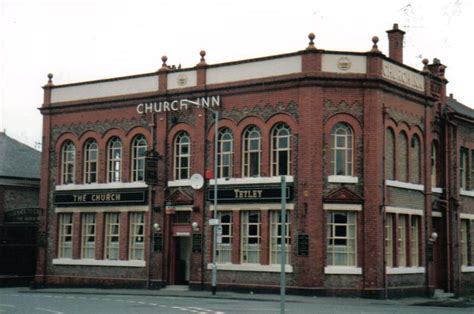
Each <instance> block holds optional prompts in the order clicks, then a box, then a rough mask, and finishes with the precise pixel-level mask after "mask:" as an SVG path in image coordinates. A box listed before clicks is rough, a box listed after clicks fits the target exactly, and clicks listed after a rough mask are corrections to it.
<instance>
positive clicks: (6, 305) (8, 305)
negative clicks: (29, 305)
mask: <svg viewBox="0 0 474 314" xmlns="http://www.w3.org/2000/svg"><path fill="white" fill-rule="evenodd" d="M0 306H4V307H16V306H14V305H10V304H0Z"/></svg>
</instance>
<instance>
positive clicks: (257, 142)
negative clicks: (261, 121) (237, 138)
mask: <svg viewBox="0 0 474 314" xmlns="http://www.w3.org/2000/svg"><path fill="white" fill-rule="evenodd" d="M242 153H243V158H242V159H243V164H242V166H243V171H242V172H243V176H244V177H257V176H260V162H261V160H262V136H261V134H260V129H259V128H258V127H256V126H255V125H253V126H250V127H248V128H247V129H246V130H245V132H244V141H243V149H242Z"/></svg>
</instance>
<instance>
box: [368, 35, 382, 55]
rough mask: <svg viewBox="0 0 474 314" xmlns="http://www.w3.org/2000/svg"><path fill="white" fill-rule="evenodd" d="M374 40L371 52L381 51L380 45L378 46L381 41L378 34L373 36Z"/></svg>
mask: <svg viewBox="0 0 474 314" xmlns="http://www.w3.org/2000/svg"><path fill="white" fill-rule="evenodd" d="M372 42H373V43H374V44H373V45H372V50H370V52H377V53H380V50H379V47H378V46H377V43H378V42H379V38H378V37H377V36H374V37H372Z"/></svg>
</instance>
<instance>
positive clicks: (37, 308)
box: [35, 307, 63, 314]
mask: <svg viewBox="0 0 474 314" xmlns="http://www.w3.org/2000/svg"><path fill="white" fill-rule="evenodd" d="M35 310H38V311H45V312H49V313H54V314H63V312H59V311H54V310H48V309H43V308H40V307H35Z"/></svg>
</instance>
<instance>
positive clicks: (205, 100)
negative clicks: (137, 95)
mask: <svg viewBox="0 0 474 314" xmlns="http://www.w3.org/2000/svg"><path fill="white" fill-rule="evenodd" d="M388 70H389V69H385V67H384V69H383V71H384V73H385V71H388ZM190 105H191V107H196V108H210V107H220V105H221V96H211V97H201V98H196V100H190V99H174V100H171V101H163V102H161V101H160V102H156V101H155V102H145V103H140V104H138V105H137V108H136V110H137V113H139V114H145V113H152V112H156V113H159V112H166V111H179V110H188V109H189V107H190Z"/></svg>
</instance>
